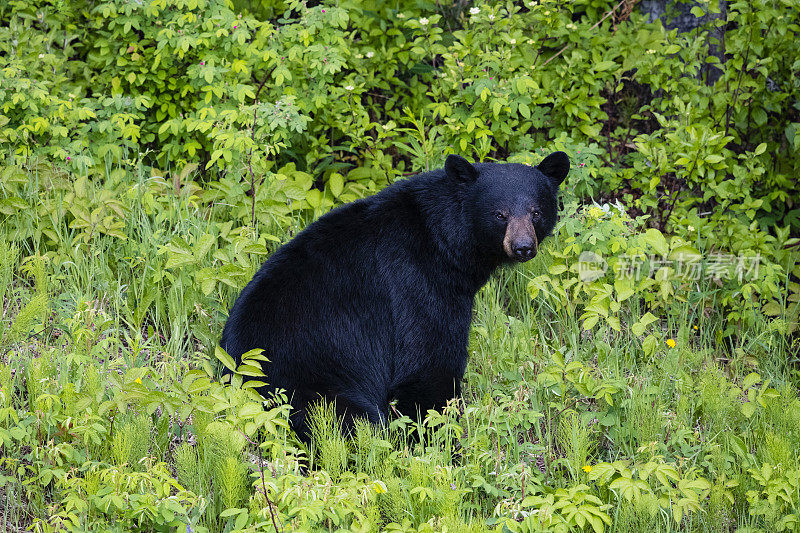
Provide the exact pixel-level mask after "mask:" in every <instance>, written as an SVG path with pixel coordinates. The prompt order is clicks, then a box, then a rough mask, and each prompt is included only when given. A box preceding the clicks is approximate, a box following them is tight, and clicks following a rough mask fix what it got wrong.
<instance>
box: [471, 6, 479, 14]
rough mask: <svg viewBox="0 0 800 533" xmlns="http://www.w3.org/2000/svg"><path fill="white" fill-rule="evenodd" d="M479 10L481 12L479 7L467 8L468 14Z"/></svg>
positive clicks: (476, 12)
mask: <svg viewBox="0 0 800 533" xmlns="http://www.w3.org/2000/svg"><path fill="white" fill-rule="evenodd" d="M480 12H481V8H479V7H471V8H469V14H470V15H477V14H478V13H480Z"/></svg>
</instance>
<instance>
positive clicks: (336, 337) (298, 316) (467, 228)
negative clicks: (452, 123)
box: [220, 152, 569, 442]
mask: <svg viewBox="0 0 800 533" xmlns="http://www.w3.org/2000/svg"><path fill="white" fill-rule="evenodd" d="M539 168H542V169H544V170H546V171H547V172H546V174H547V175H546V174H545V173H543V172H542V171H540V170H539ZM568 170H569V161H568V159H567V157H566V155H565V154H563V153H561V152H556V153H555V154H552V155H551V156H549V157H548V158H547V159H546V160H545V161H543V162H542V164H541V165H540V166H539V167H538V168H533V167H529V166H526V165H519V164H474V165H472V164H470V163H468V162H467V161H466V160H464V159H462V158H460V157H458V156H450V157H449V158H448V160H447V163H446V165H445V169H443V170H435V171H433V172H428V173H425V174H420V175H417V176H415V177H413V178H410V179H408V180H406V181H402V182H398V183H395V184H394V185H391V186H390V187H387V188H386V189H385V190H383V191H381V192H380V193H378V194H376V195H374V196H371V197H369V198H365V199H363V200H358V201H356V202H352V203H350V204H346V205H343V206H341V207H338V208H336V209H334V210H333V211H331V212H330V213H328V214H326V215H324V216H323V217H321V218H320V219H319V220H317V221H316V222H314V223H313V224H311V225H309V226H308V227H307V228H306V229H305V230H304V231H302V232H301V233H300V234H299V235H297V236H296V237H295V238H294V239H292V240H291V241H290V242H288V243H286V244H285V245H284V246H282V247H281V248H280V249H279V250H278V251H276V252H275V253H274V254H273V255H272V256H271V257H270V258H269V260H267V261H266V262H265V263H264V265H263V266H262V267H261V270H259V272H258V273H257V274H256V275H255V276H254V277H253V279H252V281H250V283H249V284H248V285H247V286H246V287H245V288H244V290H243V291H242V294H241V295H240V296H239V298H238V300H237V301H236V303H235V304H234V306H233V308H232V309H231V313H230V316H229V318H228V321H227V323H226V324H225V329H224V331H223V334H222V340H221V343H220V344H221V346H222V347H223V348H224V349H225V350H226V351H227V352H228V354H230V355H231V356H232V357H234V359H235V360H236V361H237V363H238V361H239V360H240V356H241V354H242V353H244V352H246V351H248V350H250V349H253V348H262V349H263V350H264V355H265V356H266V357H268V358H269V360H270V363H268V364H267V363H265V364H264V373H265V374H266V376H267V377H266V381H267V382H268V383H269V388H267V391H268V390H270V388H271V387H277V388H282V389H285V390H286V391H287V392H288V394H289V396H290V398H291V401H292V405H293V408H294V411H293V414H292V417H291V422H292V425H293V427H294V429H295V430H296V431H297V433H298V435H299V436H300V438H301V439H303V440H304V441H306V442H307V441H308V440H309V438H310V435H309V431H308V427H307V425H306V410H307V406H308V404H309V403H311V402H313V401H315V400H318V399H319V398H320V397H321V396H322V397H325V398H326V399H328V400H333V399H334V398H335V399H336V404H337V410H338V412H339V413H340V414H344V415H345V419H344V422H345V426H346V427H350V426H351V425H352V421H353V417H355V416H364V417H366V418H367V419H368V420H370V421H371V422H373V423H375V424H380V423H383V422H384V421H385V418H386V416H387V414H388V407H389V402H390V401H391V400H393V399H397V400H398V403H397V407H398V409H399V410H400V411H401V412H402V413H405V414H409V415H412V416H414V415H416V413H417V411H419V412H421V413H423V414H424V413H425V412H426V411H427V409H429V408H440V407H442V406H443V405H444V404H445V402H446V401H447V400H448V399H450V398H452V397H454V396H456V395H458V394H460V391H461V379H462V377H463V374H464V370H465V368H466V365H467V339H468V333H469V327H470V319H471V314H472V304H473V298H474V296H475V293H476V292H477V291H478V289H480V288H481V287H482V286H483V285H484V283H486V281H487V280H488V278H489V275H490V274H491V273H492V271H494V270H495V269H496V268H497V267H498V266H499V265H500V264H502V263H505V262H510V261H511V259H510V258H509V257H508V255H507V254H506V253H505V252H504V250H503V238H504V234H505V223H504V222H503V221H502V220H500V219H499V218H498V216H497V213H498V211H501V210H502V211H504V212H507V213H511V214H516V215H519V216H529V215H527V213H530V212H533V210H535V211H537V215H536V218H535V219H534V226H535V230H536V234H537V236H538V238H539V240H541V239H543V238H544V237H545V236H546V235H548V234H549V233H550V232H551V231H552V229H553V226H554V225H555V223H556V218H557V200H556V195H557V190H558V185H559V184H560V183H561V181H562V180H563V179H564V177H565V176H566V173H567V171H568ZM267 391H264V392H267Z"/></svg>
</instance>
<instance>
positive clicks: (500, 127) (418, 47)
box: [0, 0, 800, 532]
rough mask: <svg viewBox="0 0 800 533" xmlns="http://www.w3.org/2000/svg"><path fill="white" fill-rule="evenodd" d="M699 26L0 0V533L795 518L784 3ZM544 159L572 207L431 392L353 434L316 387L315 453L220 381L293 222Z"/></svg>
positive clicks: (792, 65) (793, 148)
mask: <svg viewBox="0 0 800 533" xmlns="http://www.w3.org/2000/svg"><path fill="white" fill-rule="evenodd" d="M312 3H313V4H314V5H311V4H312ZM720 4H721V6H720ZM720 7H722V8H724V11H721V9H720ZM673 8H674V6H673ZM668 14H669V13H668ZM691 14H692V15H694V16H695V17H696V22H697V27H696V28H695V29H694V30H692V31H690V32H684V33H679V32H678V31H677V30H674V29H673V30H667V29H665V27H664V25H663V23H662V22H661V21H658V20H657V21H655V22H650V21H648V19H647V18H646V17H645V16H644V15H643V14H641V13H640V12H639V7H638V6H636V2H633V1H622V2H616V1H614V2H611V1H606V0H574V1H571V2H560V1H556V0H541V1H526V2H517V3H514V2H474V3H469V2H457V3H454V4H452V5H445V3H432V2H424V1H419V2H411V1H405V0H399V1H395V2H383V1H375V0H369V1H366V0H364V1H361V0H342V1H341V2H332V1H323V2H320V3H316V2H308V3H304V2H297V1H289V2H279V1H275V0H252V1H250V2H245V1H234V2H231V1H227V0H108V1H101V0H75V1H71V2H67V1H64V0H35V1H30V2H29V1H22V0H7V1H6V2H3V3H1V4H0V147H1V148H2V149H1V150H0V220H1V221H2V225H1V226H0V302H2V308H0V527H2V528H3V529H4V530H11V529H12V528H17V527H31V528H32V529H34V530H36V531H60V530H70V531H84V530H109V531H112V530H113V531H118V530H141V531H154V530H156V531H168V530H174V529H175V528H179V530H180V531H183V529H184V528H186V530H187V531H214V532H216V531H220V532H222V531H225V532H227V531H233V530H250V531H255V530H266V531H293V530H298V531H334V530H336V531H378V530H381V531H420V532H421V531H450V532H454V531H476V532H477V531H572V530H587V531H589V530H591V531H597V532H600V531H607V530H609V531H620V532H625V531H644V530H657V531H672V530H680V531H733V530H739V531H771V530H775V531H800V460H798V456H797V453H796V450H797V449H800V400H799V399H798V386H800V373H798V364H799V363H800V357H798V348H800V337H799V333H798V315H799V314H800V309H799V306H800V284H798V281H800V279H799V278H800V266H798V265H799V263H798V260H799V259H800V253H799V252H798V244H800V241H798V235H799V234H800V205H798V204H799V203H800V185H799V184H798V181H797V179H796V176H797V175H798V173H800V157H798V153H799V152H800V99H799V98H798V96H800V53H799V52H798V50H797V46H796V44H795V43H796V41H797V40H798V38H800V22H798V20H800V2H798V1H797V0H754V1H735V0H734V1H731V2H726V3H718V2H716V1H711V2H698V3H697V4H695V5H694V6H693V7H692V9H691ZM554 149H559V150H564V151H566V152H567V153H568V154H569V155H570V158H571V161H572V162H573V168H572V171H571V172H570V175H569V176H568V178H567V181H566V184H565V186H564V187H563V188H564V194H563V198H564V201H563V203H564V205H563V210H562V222H561V223H560V224H559V226H558V228H557V230H556V234H555V235H554V237H553V239H552V240H550V241H549V243H548V246H547V247H546V249H544V250H542V252H541V253H540V255H539V257H537V258H536V259H535V260H534V261H532V262H531V263H530V264H526V265H524V266H523V267H517V268H516V269H514V270H509V271H503V272H501V273H500V274H499V275H498V276H496V277H495V278H493V280H492V281H491V282H490V284H489V285H488V286H487V287H486V288H485V289H484V290H483V291H482V292H481V293H480V294H479V297H478V298H477V300H476V306H475V313H476V314H475V323H474V327H473V329H472V335H471V344H470V352H471V362H470V366H469V369H468V372H467V376H466V385H465V393H464V398H463V399H461V400H459V401H455V402H453V405H452V408H449V409H447V410H445V412H444V413H437V412H433V411H432V412H429V413H427V414H425V416H424V417H423V419H422V420H414V419H411V418H409V417H408V416H401V414H399V413H398V416H397V417H396V418H395V419H394V420H393V421H392V422H391V424H390V426H389V427H388V428H383V429H379V428H370V427H368V426H364V427H362V428H360V429H359V430H358V432H357V434H356V435H355V436H354V438H353V439H349V440H345V439H343V438H341V437H340V436H339V434H338V432H337V431H336V421H335V420H334V419H333V418H332V417H331V415H330V413H329V412H328V411H327V410H326V408H325V406H320V410H319V413H318V414H317V417H316V423H315V424H316V426H315V427H316V432H317V434H318V443H319V445H318V447H317V448H318V449H316V450H306V449H304V448H303V447H302V446H301V445H300V443H299V442H298V441H297V440H296V438H295V436H294V435H293V434H292V433H291V431H289V429H288V426H287V422H286V420H287V415H288V412H287V407H286V406H285V405H284V400H285V398H281V397H277V398H269V399H266V402H263V401H262V399H261V398H258V397H256V396H255V394H254V393H253V392H252V390H250V389H249V388H247V387H245V388H242V387H241V382H240V380H235V381H236V382H235V383H233V384H230V383H227V384H220V383H218V382H217V381H216V378H215V376H216V375H217V373H218V368H219V367H220V366H221V365H232V362H231V361H230V359H229V358H228V357H227V355H226V354H225V353H224V352H222V351H221V350H219V349H215V346H216V344H217V341H218V338H219V333H220V330H221V326H222V324H223V323H224V320H225V317H226V314H227V310H228V309H229V307H230V305H231V303H232V301H233V298H235V296H236V295H237V294H238V291H239V290H240V289H241V287H242V286H243V285H244V284H245V283H246V282H247V281H248V280H249V279H250V277H251V276H252V275H253V273H254V272H255V270H256V269H257V268H258V266H259V265H260V263H261V262H262V261H263V260H264V258H265V257H266V256H267V255H268V254H269V253H270V252H271V251H272V250H274V249H275V247H276V246H278V245H279V244H280V243H282V242H285V241H287V240H288V239H290V238H291V236H292V235H293V234H294V233H296V231H298V230H299V229H300V228H302V227H303V226H304V225H305V224H307V223H308V222H309V221H310V220H313V218H315V217H317V216H319V215H321V214H322V213H324V212H326V211H328V210H329V209H330V208H332V207H333V206H335V205H337V204H339V203H342V202H346V201H350V200H353V199H356V198H359V197H362V196H364V195H366V194H370V193H372V192H375V191H377V190H379V189H381V188H382V187H384V186H385V185H387V184H388V183H391V182H393V181H395V180H398V179H403V178H404V176H406V175H408V174H411V173H414V172H418V171H422V170H426V169H430V168H436V167H438V166H440V165H441V164H442V163H443V161H444V158H445V157H446V155H447V154H448V153H453V152H455V153H459V154H462V155H465V156H467V157H470V158H473V159H476V160H477V159H480V160H495V159H497V160H509V161H519V162H526V163H529V164H535V163H537V162H538V161H539V160H540V159H541V158H542V156H543V155H544V154H546V153H549V151H552V150H554ZM254 357H255V358H254V359H251V360H250V361H249V363H250V364H246V365H245V367H243V368H241V369H240V370H241V371H242V373H244V374H247V375H257V374H258V371H257V370H256V368H255V367H257V362H258V359H257V357H258V356H254ZM406 415H407V414H406ZM309 463H312V468H310V469H309V470H305V467H306V466H308V464H309Z"/></svg>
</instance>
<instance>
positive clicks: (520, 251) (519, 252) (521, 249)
mask: <svg viewBox="0 0 800 533" xmlns="http://www.w3.org/2000/svg"><path fill="white" fill-rule="evenodd" d="M534 255H536V250H534V248H533V247H532V246H516V247H514V259H516V260H517V261H519V262H520V263H523V262H525V261H527V260H528V259H531V258H533V256H534Z"/></svg>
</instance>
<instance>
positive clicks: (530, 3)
mask: <svg viewBox="0 0 800 533" xmlns="http://www.w3.org/2000/svg"><path fill="white" fill-rule="evenodd" d="M535 5H536V2H535V1H533V2H528V7H533V6H535Z"/></svg>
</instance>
